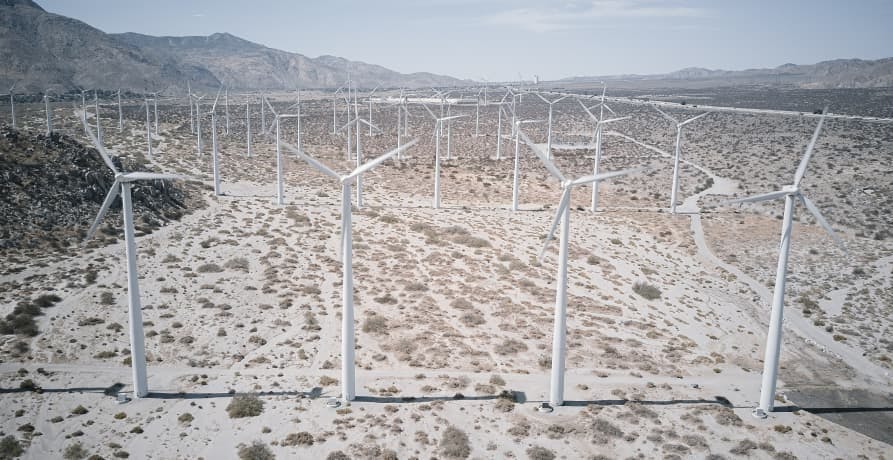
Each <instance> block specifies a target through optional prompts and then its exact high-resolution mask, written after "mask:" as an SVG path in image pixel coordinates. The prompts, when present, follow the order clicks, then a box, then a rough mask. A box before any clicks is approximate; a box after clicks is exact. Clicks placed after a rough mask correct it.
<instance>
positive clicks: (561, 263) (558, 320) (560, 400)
mask: <svg viewBox="0 0 893 460" xmlns="http://www.w3.org/2000/svg"><path fill="white" fill-rule="evenodd" d="M518 131H519V135H520V137H521V139H523V140H524V143H525V144H527V145H528V146H529V147H530V148H531V150H533V152H534V153H535V154H536V156H537V157H539V159H540V161H542V162H543V165H544V166H545V167H546V169H547V170H548V171H549V173H551V174H552V175H553V176H555V178H556V179H558V181H559V182H561V187H562V189H563V191H562V193H561V201H559V202H558V209H557V210H556V211H555V219H554V220H553V221H552V227H551V228H550V229H549V233H548V235H546V241H545V243H544V244H543V249H542V251H541V252H540V255H539V258H540V260H542V258H543V255H544V254H545V251H546V248H548V246H549V242H550V241H551V240H552V235H553V234H554V233H555V229H556V227H558V224H559V223H561V236H560V244H559V249H558V275H557V283H556V284H557V287H556V290H555V320H554V331H553V334H552V375H551V380H550V390H549V404H550V405H551V406H552V407H555V406H560V405H562V404H564V366H565V352H566V350H565V345H566V342H567V341H566V334H567V255H568V240H569V239H570V215H571V214H570V209H571V192H572V191H573V189H574V187H577V186H580V185H585V184H588V183H590V182H593V181H597V180H599V181H600V180H606V179H610V178H613V177H619V176H625V175H627V174H632V173H635V172H639V171H642V170H643V169H644V168H638V169H626V170H623V171H615V172H608V173H602V174H596V175H593V176H584V177H580V178H577V179H567V178H566V177H565V176H564V175H563V174H561V171H559V170H558V168H557V167H556V166H555V164H554V163H552V160H550V159H549V157H548V156H547V155H546V153H545V152H543V151H541V150H540V149H539V147H538V146H537V145H535V144H534V143H533V142H531V141H530V139H529V138H528V137H527V135H526V134H524V133H523V132H521V130H520V128H519V129H518Z"/></svg>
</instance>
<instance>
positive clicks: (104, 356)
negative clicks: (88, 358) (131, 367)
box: [93, 350, 118, 359]
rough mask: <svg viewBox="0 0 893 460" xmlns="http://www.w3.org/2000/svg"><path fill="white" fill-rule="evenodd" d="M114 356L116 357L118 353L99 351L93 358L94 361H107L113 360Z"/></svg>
mask: <svg viewBox="0 0 893 460" xmlns="http://www.w3.org/2000/svg"><path fill="white" fill-rule="evenodd" d="M115 356H118V352H117V351H114V350H105V351H100V352H99V353H96V354H95V355H93V357H94V358H96V359H108V358H114V357H115Z"/></svg>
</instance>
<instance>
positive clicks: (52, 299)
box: [31, 294, 62, 308]
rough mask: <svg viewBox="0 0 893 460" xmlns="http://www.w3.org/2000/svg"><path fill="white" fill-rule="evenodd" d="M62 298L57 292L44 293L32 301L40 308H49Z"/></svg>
mask: <svg viewBox="0 0 893 460" xmlns="http://www.w3.org/2000/svg"><path fill="white" fill-rule="evenodd" d="M61 300H62V298H61V297H59V296H57V295H56V294H44V295H42V296H40V297H38V298H36V299H34V300H33V301H32V302H31V303H33V304H34V305H36V306H38V307H40V308H49V307H52V306H53V305H55V304H56V303H57V302H60V301H61Z"/></svg>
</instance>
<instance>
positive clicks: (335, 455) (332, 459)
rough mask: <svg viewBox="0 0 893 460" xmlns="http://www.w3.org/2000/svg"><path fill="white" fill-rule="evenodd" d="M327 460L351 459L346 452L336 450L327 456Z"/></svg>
mask: <svg viewBox="0 0 893 460" xmlns="http://www.w3.org/2000/svg"><path fill="white" fill-rule="evenodd" d="M326 460H350V457H349V456H348V455H347V454H345V453H344V452H341V451H340V450H336V451H333V452H330V453H329V455H327V456H326Z"/></svg>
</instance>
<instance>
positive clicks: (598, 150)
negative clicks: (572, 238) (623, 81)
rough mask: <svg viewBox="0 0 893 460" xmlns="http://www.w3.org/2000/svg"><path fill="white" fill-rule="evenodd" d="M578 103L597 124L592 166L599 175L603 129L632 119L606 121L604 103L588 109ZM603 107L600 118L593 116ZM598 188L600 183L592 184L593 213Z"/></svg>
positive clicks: (593, 172) (593, 170)
mask: <svg viewBox="0 0 893 460" xmlns="http://www.w3.org/2000/svg"><path fill="white" fill-rule="evenodd" d="M577 102H579V103H580V106H581V107H583V110H585V111H586V114H587V115H589V118H590V119H591V120H592V121H593V122H595V132H594V133H593V137H594V138H595V139H593V140H594V141H595V162H594V164H593V165H592V174H598V168H599V164H600V163H601V159H602V127H603V126H605V125H607V124H608V123H614V122H616V121H621V120H628V119H629V118H630V117H618V118H610V119H608V120H605V105H604V103H600V104H598V105H597V106H592V107H586V106H585V105H584V104H583V102H581V101H580V100H579V99H577ZM598 106H601V111H600V112H599V116H598V117H596V116H595V115H593V114H592V109H594V108H595V107H598ZM598 186H599V182H598V181H595V182H593V183H592V203H591V207H592V212H595V211H597V210H598Z"/></svg>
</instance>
